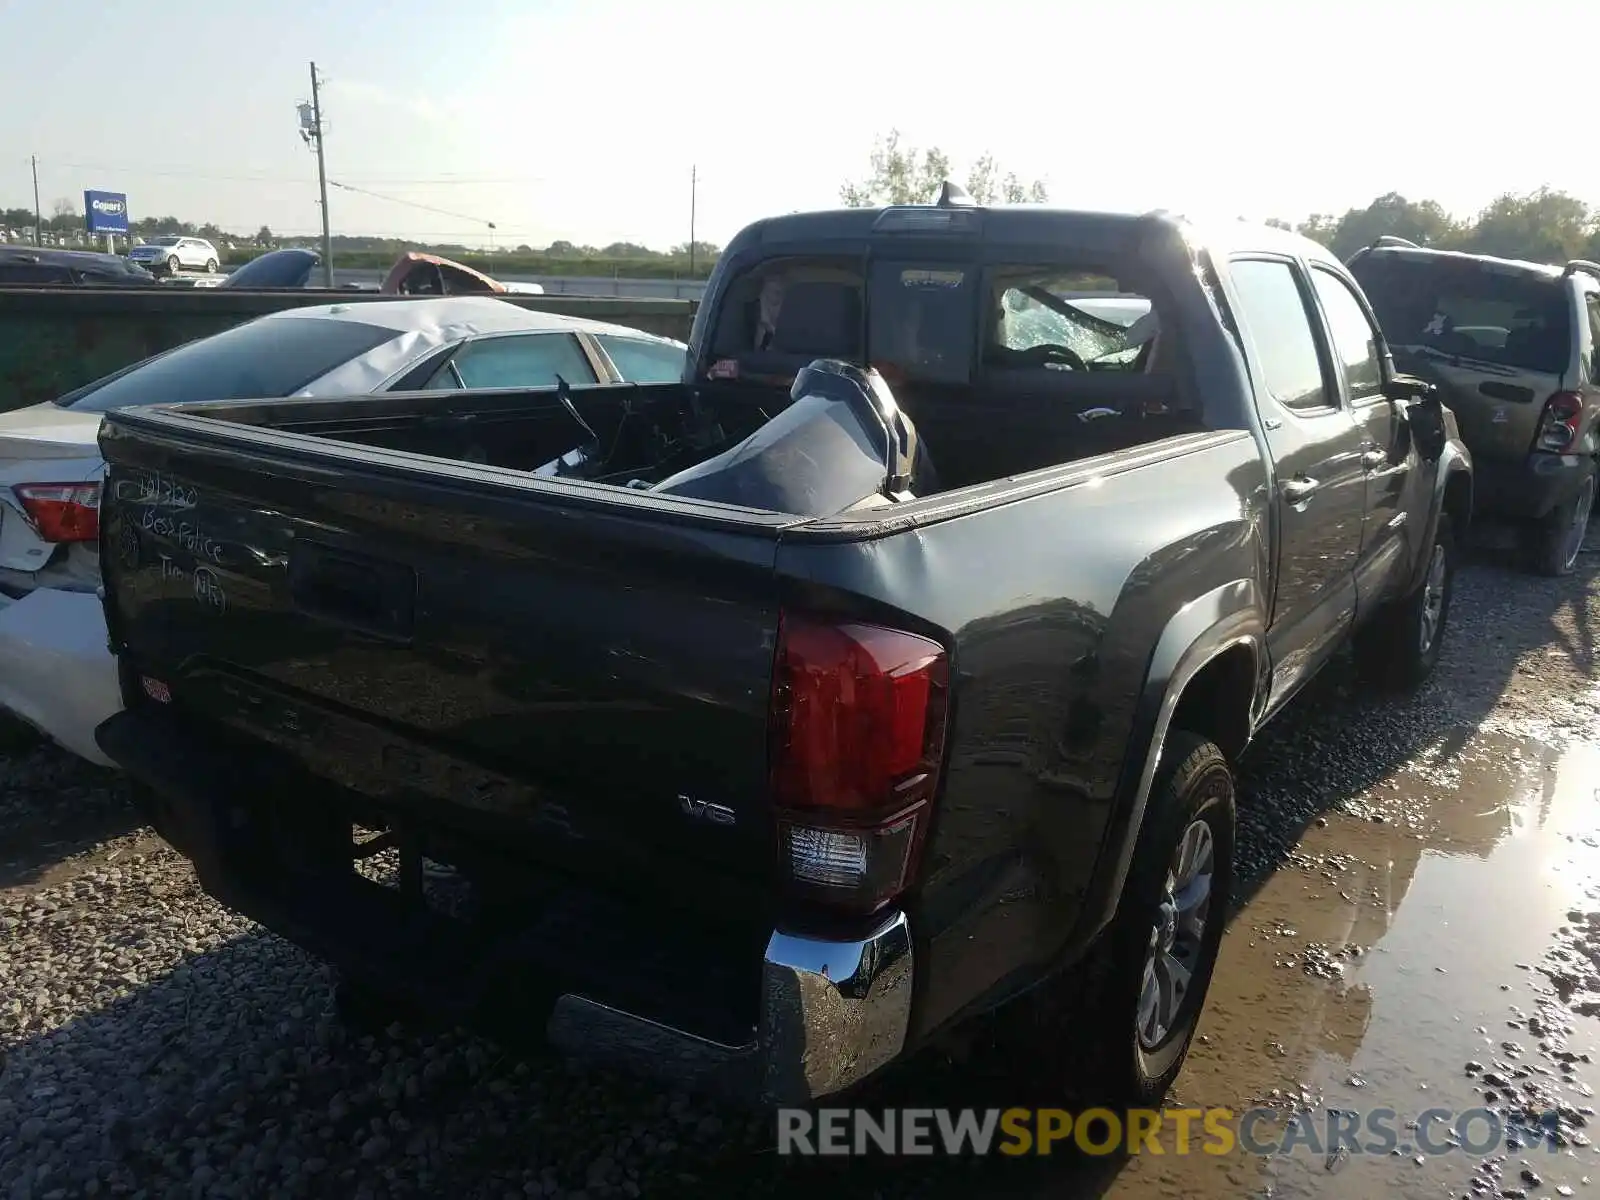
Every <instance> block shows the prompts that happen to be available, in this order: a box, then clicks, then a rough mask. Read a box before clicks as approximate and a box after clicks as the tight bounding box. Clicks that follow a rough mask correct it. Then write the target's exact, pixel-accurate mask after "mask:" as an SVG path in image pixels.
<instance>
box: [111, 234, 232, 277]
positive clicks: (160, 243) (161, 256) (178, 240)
mask: <svg viewBox="0 0 1600 1200" xmlns="http://www.w3.org/2000/svg"><path fill="white" fill-rule="evenodd" d="M128 257H129V258H130V259H132V260H133V261H134V262H136V263H138V264H139V265H140V266H141V267H144V268H146V269H147V270H149V271H150V272H151V273H153V274H156V275H176V274H177V273H178V272H179V271H204V272H205V273H206V274H207V275H215V274H216V273H217V266H218V264H219V263H220V262H221V261H222V260H221V256H220V255H218V254H217V248H216V247H215V246H213V245H212V244H211V243H210V242H208V241H206V239H205V238H197V237H183V236H181V235H179V234H168V235H166V236H163V237H158V238H156V239H154V240H153V241H148V242H145V243H144V244H143V245H141V246H135V247H134V248H133V249H132V250H130V251H128Z"/></svg>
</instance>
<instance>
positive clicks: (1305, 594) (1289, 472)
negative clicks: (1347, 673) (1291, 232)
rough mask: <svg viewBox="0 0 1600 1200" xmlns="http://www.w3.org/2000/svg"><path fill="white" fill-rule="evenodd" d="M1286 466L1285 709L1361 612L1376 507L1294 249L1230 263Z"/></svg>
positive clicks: (1275, 620)
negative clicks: (1370, 514) (1365, 536)
mask: <svg viewBox="0 0 1600 1200" xmlns="http://www.w3.org/2000/svg"><path fill="white" fill-rule="evenodd" d="M1229 276H1230V283H1231V286H1232V289H1233V291H1234V292H1235V293H1236V300H1237V304H1236V307H1237V309H1238V311H1239V317H1240V324H1241V325H1242V326H1243V330H1244V334H1245V339H1246V342H1247V343H1248V346H1249V357H1250V360H1251V361H1250V369H1251V375H1252V377H1253V380H1254V383H1255V390H1256V405H1257V409H1258V411H1259V413H1260V416H1261V422H1262V426H1263V429H1264V430H1265V432H1266V438H1267V448H1268V453H1269V454H1270V455H1271V458H1272V463H1273V468H1274V473H1275V476H1276V479H1275V483H1274V486H1275V488H1276V489H1277V490H1276V495H1275V496H1274V497H1273V509H1274V516H1275V520H1276V535H1277V536H1276V539H1275V540H1276V551H1277V554H1276V564H1275V565H1276V572H1275V576H1274V588H1273V596H1272V617H1271V623H1270V625H1269V628H1268V633H1267V644H1268V648H1269V650H1270V652H1271V656H1272V692H1271V696H1270V698H1269V701H1268V704H1269V707H1270V708H1275V707H1277V705H1279V704H1281V703H1282V702H1283V701H1284V700H1285V699H1287V698H1288V697H1289V696H1290V695H1292V694H1293V693H1294V691H1295V690H1296V689H1297V688H1298V687H1299V686H1300V684H1302V683H1303V682H1305V680H1306V679H1307V678H1309V677H1310V675H1311V674H1312V673H1313V672H1314V671H1315V670H1316V669H1317V668H1318V667H1319V666H1320V665H1321V664H1322V663H1323V662H1324V661H1325V660H1326V659H1327V658H1328V656H1329V655H1330V654H1332V653H1333V651H1334V650H1336V649H1337V648H1338V647H1339V645H1340V644H1341V642H1342V640H1343V638H1344V635H1345V634H1346V632H1348V630H1349V628H1350V625H1351V622H1352V621H1353V619H1354V616H1355V604H1356V591H1355V566H1356V561H1357V558H1358V556H1359V555H1360V553H1361V535H1362V522H1363V519H1364V517H1365V514H1366V507H1367V487H1366V472H1365V468H1364V467H1363V465H1362V457H1361V456H1362V453H1363V447H1364V445H1365V441H1366V434H1365V433H1364V432H1363V430H1362V429H1361V428H1360V427H1359V426H1358V425H1357V424H1356V422H1355V419H1354V418H1353V417H1352V415H1351V412H1350V409H1349V408H1348V406H1347V405H1346V404H1345V402H1344V398H1343V392H1342V389H1341V388H1340V386H1339V384H1338V381H1337V379H1336V378H1335V376H1334V373H1333V371H1332V369H1331V366H1332V364H1331V363H1330V362H1329V361H1328V360H1327V357H1326V355H1325V353H1324V351H1323V349H1322V339H1321V337H1320V336H1319V333H1318V330H1319V328H1320V324H1321V323H1320V319H1319V318H1318V316H1317V310H1316V307H1315V301H1314V300H1313V297H1312V291H1311V288H1312V285H1311V281H1310V280H1309V279H1307V278H1306V277H1305V274H1304V271H1303V269H1302V267H1301V266H1300V264H1299V263H1298V262H1296V261H1295V260H1293V259H1290V258H1285V257H1276V256H1269V255H1261V256H1256V255H1246V256H1240V257H1236V258H1233V259H1231V260H1230V262H1229Z"/></svg>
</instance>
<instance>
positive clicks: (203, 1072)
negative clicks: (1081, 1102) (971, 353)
mask: <svg viewBox="0 0 1600 1200" xmlns="http://www.w3.org/2000/svg"><path fill="white" fill-rule="evenodd" d="M1480 557H1481V556H1480ZM1582 561H1583V562H1584V563H1585V569H1584V570H1583V571H1581V572H1580V575H1579V576H1578V577H1576V578H1573V579H1567V580H1540V579H1533V578H1529V577H1527V576H1524V575H1522V574H1520V573H1517V572H1516V571H1514V570H1512V569H1510V568H1508V567H1507V566H1504V565H1502V564H1500V563H1498V562H1496V561H1495V560H1493V558H1492V557H1491V558H1489V559H1487V560H1483V561H1479V562H1477V563H1476V564H1475V565H1473V566H1471V567H1470V568H1468V569H1465V570H1464V571H1463V572H1462V574H1461V576H1460V578H1459V580H1458V589H1457V593H1456V596H1455V599H1454V602H1453V603H1454V606H1453V609H1452V612H1451V617H1450V629H1449V632H1448V642H1447V646H1446V653H1445V659H1444V661H1443V663H1442V664H1441V668H1440V671H1439V673H1438V675H1437V676H1436V679H1435V681H1434V682H1433V683H1431V684H1430V685H1429V686H1428V687H1427V688H1426V689H1424V691H1423V692H1422V693H1421V694H1420V695H1419V696H1417V697H1414V698H1410V699H1405V700H1398V701H1394V702H1374V701H1373V700H1372V698H1371V697H1370V696H1369V695H1367V694H1365V693H1363V692H1361V691H1359V690H1357V689H1356V688H1355V687H1354V686H1353V684H1352V682H1351V680H1350V672H1349V669H1348V667H1347V666H1346V665H1344V664H1342V663H1341V664H1337V665H1335V666H1334V667H1332V668H1330V670H1329V671H1328V672H1326V673H1325V677H1324V678H1323V679H1321V680H1319V681H1318V682H1317V683H1316V684H1314V685H1313V687H1312V689H1311V690H1310V691H1309V692H1308V693H1307V695H1306V696H1304V697H1302V698H1301V700H1300V702H1299V703H1298V704H1297V705H1296V707H1295V711H1294V712H1293V713H1291V714H1288V715H1286V716H1285V717H1284V718H1283V719H1282V721H1281V722H1280V723H1279V724H1278V725H1277V726H1276V727H1274V728H1273V729H1272V731H1271V732H1270V734H1268V735H1266V736H1265V737H1264V740H1263V743H1262V744H1261V745H1260V746H1259V747H1258V748H1257V749H1256V750H1253V751H1252V754H1251V756H1250V757H1249V760H1248V761H1247V763H1246V764H1245V769H1244V772H1243V775H1244V782H1245V785H1246V789H1247V795H1248V801H1247V803H1246V804H1245V805H1244V807H1243V810H1242V812H1241V824H1242V829H1241V836H1242V846H1241V862H1242V867H1243V876H1244V877H1243V879H1242V880H1241V884H1240V896H1239V900H1240V901H1241V902H1248V898H1249V897H1250V896H1251V895H1252V894H1254V891H1255V889H1256V888H1257V887H1259V886H1260V884H1261V883H1262V882H1263V881H1264V880H1265V879H1266V878H1267V877H1269V876H1270V874H1271V873H1272V872H1273V871H1274V870H1275V869H1276V868H1278V867H1279V866H1280V865H1281V864H1282V863H1284V861H1285V860H1286V859H1288V858H1289V856H1290V855H1291V853H1292V852H1293V850H1294V847H1295V846H1296V844H1297V842H1298V840H1299V838H1300V835H1301V833H1302V832H1303V831H1304V830H1305V829H1306V828H1307V826H1308V825H1310V824H1311V823H1313V822H1316V821H1318V820H1319V819H1322V814H1324V813H1326V812H1329V811H1332V810H1335V809H1343V810H1344V811H1357V812H1360V811H1365V810H1364V809H1362V806H1363V805H1369V804H1372V803H1373V801H1372V800H1371V798H1370V795H1369V793H1370V791H1371V789H1372V788H1373V786H1374V785H1375V783H1376V782H1377V781H1378V780H1380V779H1382V778H1384V777H1385V776H1386V775H1387V774H1388V773H1389V772H1391V771H1392V770H1393V769H1394V768H1395V767H1396V766H1397V765H1399V764H1402V763H1404V762H1406V761H1409V760H1411V759H1412V758H1414V757H1415V756H1417V755H1418V754H1419V752H1420V751H1421V750H1422V749H1423V748H1425V747H1431V748H1434V749H1435V750H1436V749H1437V747H1438V746H1439V745H1440V744H1441V743H1448V742H1449V741H1450V740H1451V739H1452V738H1457V737H1461V736H1463V735H1462V731H1463V730H1471V729H1473V728H1478V727H1483V726H1493V725H1494V724H1495V723H1497V722H1500V723H1514V724H1517V725H1518V726H1520V727H1523V728H1526V727H1528V726H1529V725H1530V724H1534V725H1538V726H1540V727H1541V728H1546V729H1549V730H1550V731H1552V733H1553V734H1561V733H1566V734H1569V735H1571V734H1576V733H1579V732H1580V731H1584V730H1587V729H1589V728H1591V727H1592V726H1593V725H1594V723H1595V718H1596V697H1595V689H1594V684H1593V660H1594V655H1595V634H1594V629H1595V627H1596V626H1595V621H1596V618H1597V617H1600V591H1597V590H1596V588H1595V587H1594V576H1595V565H1594V564H1595V562H1596V556H1594V555H1592V554H1591V555H1589V556H1587V557H1586V558H1585V559H1584V560H1582ZM1403 809H1404V802H1403V798H1399V799H1398V800H1397V802H1396V804H1391V805H1390V806H1389V807H1388V808H1387V809H1383V808H1381V806H1380V807H1379V808H1374V809H1373V810H1372V812H1373V815H1374V816H1375V817H1378V818H1381V819H1403ZM63 813H69V814H71V816H70V818H63V817H61V816H60V815H59V814H63ZM1540 950H1541V951H1542V950H1543V948H1542V947H1541V948H1540ZM1551 954H1552V957H1551V958H1550V960H1549V970H1550V971H1551V972H1554V973H1555V975H1560V974H1561V973H1562V972H1563V971H1565V972H1566V974H1567V975H1569V976H1573V977H1575V978H1577V979H1578V980H1580V981H1581V980H1582V979H1583V978H1584V977H1585V976H1586V975H1587V974H1590V973H1592V972H1594V971H1595V970H1600V917H1597V916H1596V915H1594V914H1576V917H1575V920H1574V923H1573V925H1572V926H1571V928H1570V929H1569V930H1568V932H1567V935H1566V936H1565V940H1564V941H1563V943H1562V944H1561V945H1560V946H1558V947H1555V948H1553V949H1552V951H1551ZM1553 977H1554V976H1553ZM916 1071H917V1072H921V1074H916V1073H912V1072H907V1073H902V1074H901V1075H900V1076H899V1077H898V1078H897V1081H892V1082H891V1083H889V1084H887V1085H885V1086H886V1088H888V1089H889V1090H890V1091H891V1092H892V1091H893V1090H894V1089H896V1088H900V1087H905V1086H907V1082H906V1081H907V1080H912V1081H913V1082H912V1083H911V1084H910V1086H912V1087H913V1088H920V1087H923V1086H924V1084H926V1085H928V1086H934V1085H935V1084H936V1083H937V1082H938V1081H939V1080H947V1079H948V1078H950V1077H951V1076H950V1075H949V1072H948V1069H947V1068H946V1067H945V1066H944V1065H943V1064H926V1065H921V1066H919V1067H918V1068H916ZM768 1140H769V1127H768V1126H767V1124H766V1123H765V1122H763V1121H759V1120H755V1119H753V1118H750V1117H748V1116H744V1115H741V1114H738V1113H736V1112H732V1111H729V1110H726V1109H722V1108H718V1107H715V1106H712V1105H708V1104H706V1103H704V1102H702V1101H699V1100H691V1099H690V1098H689V1097H686V1096H682V1095H663V1094H659V1093H657V1092H655V1091H653V1090H652V1089H651V1088H650V1087H648V1086H646V1085H643V1084H640V1083H637V1082H634V1081H630V1080H626V1079H620V1078H617V1077H614V1076H610V1075H606V1074H598V1073H590V1072H578V1071H575V1070H573V1069H571V1068H569V1067H568V1066H566V1065H565V1064H562V1063H560V1062H557V1061H554V1060H552V1059H550V1058H549V1057H547V1056H544V1055H543V1054H542V1053H540V1052H538V1051H537V1050H527V1051H512V1050H507V1049H504V1048H501V1047H499V1046H497V1045H495V1044H493V1043H490V1042H487V1041H484V1040H480V1039H478V1038H475V1037H472V1036H468V1035H466V1034H463V1033H460V1032H446V1033H427V1034H424V1033H413V1032H409V1031H406V1030H402V1029H399V1028H398V1027H395V1028H394V1029H391V1030H390V1031H389V1032H388V1033H386V1034H383V1035H380V1036H378V1037H376V1038H370V1037H369V1038H356V1037H354V1036H352V1035H349V1034H347V1033H346V1032H344V1030H343V1028H342V1027H341V1026H340V1025H339V1024H338V1023H337V1022H336V1020H335V1017H334V1013H333V1006H332V998H331V978H330V975H329V973H328V971H327V970H326V969H325V968H323V967H321V966H320V965H319V964H317V963H316V962H314V961H312V960H311V959H309V958H308V957H307V956H305V955H303V954H302V953H300V952H299V951H298V950H296V949H295V948H294V947H292V946H290V945H288V944H287V943H285V942H283V941H281V940H279V939H277V938H275V937H273V936H271V935H269V934H267V933H265V932H264V931H263V930H261V929H260V928H259V927H257V926H254V925H253V924H251V923H250V922H248V921H245V920H242V919H240V918H238V917H235V916H233V915H232V914H230V913H229V912H227V911H226V910H224V909H222V908H221V907H220V906H218V905H216V904H214V903H213V902H211V901H210V900H209V899H208V898H207V897H206V896H204V895H203V894H202V893H201V892H200V891H199V889H198V888H197V886H196V884H195V882H194V880H193V876H192V874H191V872H190V870H189V868H188V866H187V864H186V863H185V861H184V860H183V859H181V858H180V857H179V856H178V855H176V854H175V853H173V852H172V851H171V850H169V849H167V848H166V847H165V846H164V845H163V844H162V843H160V842H159V841H158V840H156V839H155V838H153V836H151V834H150V833H149V831H148V830H142V829H140V828H139V824H138V821H137V819H136V818H135V817H134V816H133V814H132V810H131V809H130V808H129V806H128V802H127V797H126V795H125V792H124V790H123V789H122V788H121V787H120V786H119V785H118V784H117V782H116V781H115V779H114V778H113V777H112V776H110V775H108V774H106V773H103V772H100V771H98V770H96V769H94V768H90V767H88V766H85V765H82V764H79V763H76V762H75V761H73V760H71V759H69V758H68V757H67V756H65V755H64V754H61V753H58V752H56V751H54V750H51V749H49V748H36V749H34V750H32V751H28V752H16V753H13V754H12V755H11V756H9V757H0V1197H5V1196H9V1197H10V1198H11V1200H24V1198H41V1200H54V1198H57V1197H63V1198H64V1197H68V1196H78V1195H141V1196H156V1195H166V1194H178V1193H181V1192H184V1191H189V1192H191V1193H192V1194H194V1195H206V1196H252V1197H254V1196H302V1195H339V1196H357V1197H371V1198H374V1200H376V1198H377V1197H389V1196H420V1195H448V1196H452V1197H458V1196H459V1197H468V1196H473V1197H476V1196H483V1197H500V1196H506V1197H511V1196H565V1197H568V1198H569V1200H578V1198H581V1197H596V1198H598V1197H612V1196H638V1195H641V1194H643V1195H651V1196H655V1195H673V1194H681V1195H699V1194H704V1193H707V1192H710V1193H713V1194H714V1193H717V1192H723V1191H727V1192H729V1193H731V1194H739V1195H746V1196H748V1195H778V1194H791V1193H792V1194H798V1193H799V1191H800V1190H801V1189H802V1187H804V1188H805V1190H807V1191H808V1192H809V1191H814V1188H812V1187H806V1186H805V1182H806V1180H807V1179H808V1176H806V1175H803V1174H802V1175H800V1177H799V1178H800V1180H801V1182H800V1183H798V1184H797V1183H796V1182H795V1179H796V1173H795V1172H794V1170H793V1165H792V1164H787V1163H786V1164H784V1165H783V1166H782V1167H780V1166H779V1164H778V1160H777V1159H776V1158H775V1156H773V1155H771V1154H770V1153H764V1152H763V1150H764V1147H765V1145H766V1143H767V1141H768ZM810 1182H813V1183H814V1182H815V1181H814V1180H811V1181H810ZM974 1182H975V1180H974V1179H973V1177H972V1174H971V1171H970V1170H969V1169H967V1168H963V1167H955V1166H950V1165H948V1164H946V1165H943V1166H942V1167H928V1168H922V1167H919V1168H917V1169H916V1170H915V1171H912V1170H909V1169H904V1168H900V1169H896V1170H894V1171H893V1172H889V1173H885V1172H884V1171H880V1170H875V1169H869V1168H866V1167H864V1166H862V1165H861V1164H857V1165H856V1167H855V1168H853V1173H852V1175H851V1176H850V1177H849V1180H848V1181H846V1180H845V1179H844V1177H835V1178H834V1179H833V1180H832V1184H831V1186H833V1188H834V1190H836V1191H842V1192H844V1193H845V1194H848V1195H857V1194H861V1195H873V1194H876V1195H888V1194H891V1193H893V1194H912V1193H915V1194H919V1195H927V1194H931V1193H932V1192H934V1191H944V1190H946V1189H945V1188H943V1187H940V1186H937V1185H939V1184H940V1183H948V1184H952V1185H956V1189H957V1190H961V1191H964V1192H966V1193H967V1194H972V1190H973V1184H974ZM1082 1182H1083V1186H1082V1188H1079V1189H1074V1190H1075V1192H1094V1191H1098V1190H1099V1188H1100V1186H1101V1185H1100V1184H1098V1183H1093V1182H1091V1181H1089V1180H1088V1179H1087V1178H1086V1179H1085V1180H1083V1181H1082ZM976 1190H977V1191H978V1192H979V1193H980V1194H982V1193H984V1192H985V1191H986V1190H987V1189H985V1188H983V1187H978V1188H977V1189H976Z"/></svg>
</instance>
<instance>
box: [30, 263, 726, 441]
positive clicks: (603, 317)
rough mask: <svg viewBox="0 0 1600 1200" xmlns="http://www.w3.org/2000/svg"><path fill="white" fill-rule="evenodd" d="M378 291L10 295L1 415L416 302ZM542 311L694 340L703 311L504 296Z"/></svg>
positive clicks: (656, 303) (687, 304) (687, 306)
mask: <svg viewBox="0 0 1600 1200" xmlns="http://www.w3.org/2000/svg"><path fill="white" fill-rule="evenodd" d="M420 299H421V298H420V297H415V298H407V297H395V296H383V295H379V294H378V293H375V292H343V291H334V292H327V291H315V290H304V291H302V290H294V291H259V292H258V291H244V290H238V291H234V290H226V289H225V290H221V291H219V290H216V289H214V288H198V289H196V288H136V289H135V288H130V289H126V290H123V289H111V288H46V287H40V288H26V287H7V288H0V412H3V411H8V410H10V409H13V408H21V407H23V406H24V405H28V404H37V403H40V402H41V401H45V400H52V399H54V398H55V397H57V396H59V395H61V394H62V393H64V392H69V391H71V390H72V389H73V388H75V387H80V386H82V385H83V384H85V383H89V382H91V381H93V380H95V379H99V378H100V377H101V376H102V375H109V374H110V373H111V372H112V371H115V370H117V369H118V368H120V367H125V366H127V365H128V364H129V363H134V362H138V361H139V360H140V359H143V358H148V357H149V356H150V355H152V354H158V353H160V352H161V351H163V350H168V349H171V348H172V347H173V346H178V345H182V344H183V343H184V342H188V341H193V340H194V339H195V338H200V337H206V336H208V335H210V334H213V333H219V332H221V331H222V330H224V329H228V328H230V327H232V326H234V325H239V324H242V323H243V322H245V321H248V320H250V319H252V318H254V317H259V316H263V315H265V314H266V313H270V312H278V311H281V310H283V309H286V308H302V307H306V306H308V305H313V304H374V303H384V302H389V303H402V304H406V303H414V302H416V301H417V300H420ZM499 299H500V300H501V301H502V302H504V303H506V304H515V305H516V306H517V307H518V308H527V309H532V310H534V311H537V312H552V313H562V314H564V315H566V316H573V317H587V318H589V319H591V320H596V321H610V322H612V323H614V324H617V325H626V326H629V327H630V328H633V329H639V330H642V331H644V332H646V333H654V334H660V335H662V336H664V337H673V338H677V339H678V340H679V341H687V340H688V338H689V328H690V326H691V325H692V324H693V322H694V311H695V308H696V306H697V302H696V301H693V300H665V299H662V300H658V299H644V298H630V297H594V296H556V295H544V296H523V295H514V296H502V297H499Z"/></svg>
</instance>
